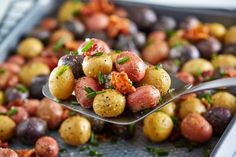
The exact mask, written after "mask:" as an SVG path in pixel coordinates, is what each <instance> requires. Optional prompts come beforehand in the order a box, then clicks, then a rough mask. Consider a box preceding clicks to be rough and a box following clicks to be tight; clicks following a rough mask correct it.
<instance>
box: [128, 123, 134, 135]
mask: <svg viewBox="0 0 236 157" xmlns="http://www.w3.org/2000/svg"><path fill="white" fill-rule="evenodd" d="M128 131H129V133H131V134H133V133H134V132H135V124H129V125H128Z"/></svg>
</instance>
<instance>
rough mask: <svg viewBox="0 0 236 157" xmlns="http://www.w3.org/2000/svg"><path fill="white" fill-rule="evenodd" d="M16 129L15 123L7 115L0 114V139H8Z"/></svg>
mask: <svg viewBox="0 0 236 157" xmlns="http://www.w3.org/2000/svg"><path fill="white" fill-rule="evenodd" d="M15 129H16V123H15V122H14V121H13V120H11V119H10V118H9V117H8V116H1V115H0V130H1V131H0V141H7V140H9V139H10V138H11V137H12V136H13V135H14V134H15Z"/></svg>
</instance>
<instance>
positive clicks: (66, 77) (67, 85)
mask: <svg viewBox="0 0 236 157" xmlns="http://www.w3.org/2000/svg"><path fill="white" fill-rule="evenodd" d="M74 86H75V82H74V75H73V73H72V70H71V69H70V67H69V66H67V65H62V66H59V67H57V68H55V69H54V70H53V71H52V72H51V74H50V76H49V90H50V92H51V94H52V95H53V96H54V97H56V98H57V99H67V98H68V97H70V96H71V94H72V92H73V90H74Z"/></svg>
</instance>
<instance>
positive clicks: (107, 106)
mask: <svg viewBox="0 0 236 157" xmlns="http://www.w3.org/2000/svg"><path fill="white" fill-rule="evenodd" d="M124 109H125V97H124V96H123V95H122V94H120V93H118V92H117V91H116V90H114V89H106V90H103V91H102V93H100V94H97V95H96V96H95V98H94V101H93V110H94V112H95V113H96V114H97V115H99V116H102V117H117V116H119V115H120V114H121V113H123V111H124Z"/></svg>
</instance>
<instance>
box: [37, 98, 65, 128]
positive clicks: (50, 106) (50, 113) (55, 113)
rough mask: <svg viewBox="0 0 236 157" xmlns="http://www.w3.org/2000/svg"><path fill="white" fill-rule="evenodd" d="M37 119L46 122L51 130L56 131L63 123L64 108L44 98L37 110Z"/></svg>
mask: <svg viewBox="0 0 236 157" xmlns="http://www.w3.org/2000/svg"><path fill="white" fill-rule="evenodd" d="M36 115H37V117H39V118H41V119H43V120H45V121H46V122H47V124H48V127H49V128H50V129H55V128H57V127H58V126H59V124H60V123H61V121H62V115H63V109H62V106H61V105H59V104H58V103H55V102H54V101H52V100H50V99H47V98H44V99H43V100H42V101H41V103H40V105H39V106H38V108H37V113H36Z"/></svg>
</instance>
